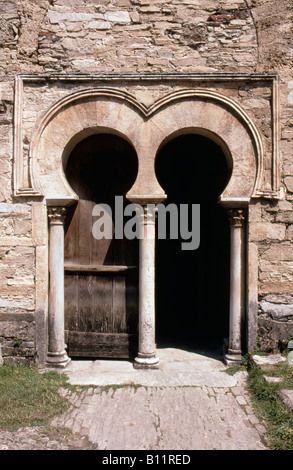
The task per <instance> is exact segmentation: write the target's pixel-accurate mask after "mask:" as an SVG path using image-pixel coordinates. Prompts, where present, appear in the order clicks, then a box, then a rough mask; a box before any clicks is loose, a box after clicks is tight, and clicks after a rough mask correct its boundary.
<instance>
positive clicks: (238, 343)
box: [225, 209, 245, 365]
mask: <svg viewBox="0 0 293 470" xmlns="http://www.w3.org/2000/svg"><path fill="white" fill-rule="evenodd" d="M229 219H230V233H231V239H230V317H229V347H228V354H226V356H225V362H226V363H227V364H229V365H230V364H239V363H241V360H242V331H241V330H242V312H243V300H244V295H243V293H244V269H243V264H244V259H243V253H244V251H243V241H244V224H245V212H244V210H243V209H232V210H229Z"/></svg>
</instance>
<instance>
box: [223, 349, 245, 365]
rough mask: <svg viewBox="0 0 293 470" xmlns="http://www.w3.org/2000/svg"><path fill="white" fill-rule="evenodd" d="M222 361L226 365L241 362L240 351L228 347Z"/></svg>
mask: <svg viewBox="0 0 293 470" xmlns="http://www.w3.org/2000/svg"><path fill="white" fill-rule="evenodd" d="M224 362H225V364H226V365H227V366H236V365H240V364H242V352H241V351H237V350H235V349H228V353H227V354H225V356H224Z"/></svg>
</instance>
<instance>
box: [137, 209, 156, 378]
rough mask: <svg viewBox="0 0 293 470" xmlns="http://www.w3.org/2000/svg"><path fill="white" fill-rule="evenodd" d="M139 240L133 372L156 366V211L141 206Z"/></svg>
mask: <svg viewBox="0 0 293 470" xmlns="http://www.w3.org/2000/svg"><path fill="white" fill-rule="evenodd" d="M143 211H144V213H143V217H142V220H141V230H142V233H141V237H140V240H139V333H138V339H139V344H138V354H137V357H136V358H135V360H134V367H135V368H144V369H154V368H158V366H159V359H158V357H157V354H156V343H155V228H156V227H155V223H156V222H155V209H154V205H152V204H151V205H150V206H148V205H145V206H143Z"/></svg>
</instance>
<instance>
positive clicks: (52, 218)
mask: <svg viewBox="0 0 293 470" xmlns="http://www.w3.org/2000/svg"><path fill="white" fill-rule="evenodd" d="M65 210H66V209H65V208H64V207H52V208H49V209H48V218H49V273H50V280H49V281H50V285H49V347H48V356H47V362H48V364H49V365H51V366H54V367H65V366H66V365H67V364H68V362H69V358H68V356H67V353H66V351H65V343H64V218H65Z"/></svg>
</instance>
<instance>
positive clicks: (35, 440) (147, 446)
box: [0, 351, 266, 451]
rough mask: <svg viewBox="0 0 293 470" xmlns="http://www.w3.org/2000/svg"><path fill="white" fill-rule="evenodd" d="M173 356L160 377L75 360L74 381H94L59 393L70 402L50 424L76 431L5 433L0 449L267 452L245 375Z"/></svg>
mask: <svg viewBox="0 0 293 470" xmlns="http://www.w3.org/2000/svg"><path fill="white" fill-rule="evenodd" d="M171 353H172V352H170V351H168V354H167V355H168V361H164V357H163V360H162V361H161V362H162V365H161V370H159V371H157V372H155V371H152V372H151V371H135V372H134V371H133V370H132V369H131V368H130V367H129V364H128V365H127V364H123V363H121V362H116V363H115V362H114V361H112V362H108V363H107V362H103V361H101V362H97V361H94V362H93V361H90V362H82V361H81V362H79V363H73V364H72V366H71V368H69V369H68V372H67V374H68V376H69V379H70V382H71V383H74V384H78V383H79V384H80V385H82V384H83V385H84V384H87V385H88V384H89V383H90V382H96V383H93V386H89V387H88V388H79V389H78V391H76V392H72V391H71V390H69V389H62V390H61V393H62V394H63V395H65V396H66V397H67V398H68V400H69V401H70V403H71V405H70V407H69V409H68V410H67V411H65V412H64V413H63V414H62V415H59V416H57V417H56V418H55V419H54V420H53V421H52V425H53V427H55V429H58V428H61V429H62V428H68V429H69V430H71V431H72V434H70V433H69V434H65V433H64V432H57V431H56V430H55V431H52V433H51V434H46V433H45V432H44V430H43V429H42V428H35V429H34V428H32V429H22V430H19V431H17V432H15V433H8V432H3V431H2V432H0V450H5V449H9V450H10V449H19V450H21V449H36V450H38V449H40V450H42V449H52V450H73V449H77V450H78V449H84V450H86V449H92V450H113V451H115V450H149V451H152V450H265V449H266V445H265V439H264V433H265V426H264V424H263V423H261V422H260V421H259V420H258V419H257V417H256V416H255V414H254V412H253V409H252V406H251V403H250V397H249V393H248V391H247V390H246V375H245V372H238V373H236V374H235V375H234V376H229V375H228V374H226V373H225V372H224V371H223V369H224V367H223V363H221V362H219V361H217V360H215V361H214V360H213V359H211V358H207V357H203V356H191V355H189V353H188V354H187V353H184V354H183V353H181V355H180V354H179V356H178V353H176V354H177V356H176V357H173V358H172V360H170V355H171ZM182 354H183V355H182ZM163 356H164V355H163ZM166 357H167V356H166ZM111 367H112V371H111V372H110V370H111ZM89 377H91V378H90V379H89ZM159 383H160V384H161V385H158V384H159ZM53 429H54V428H53Z"/></svg>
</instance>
